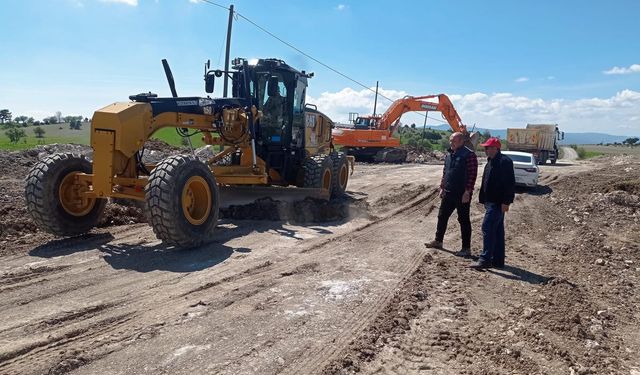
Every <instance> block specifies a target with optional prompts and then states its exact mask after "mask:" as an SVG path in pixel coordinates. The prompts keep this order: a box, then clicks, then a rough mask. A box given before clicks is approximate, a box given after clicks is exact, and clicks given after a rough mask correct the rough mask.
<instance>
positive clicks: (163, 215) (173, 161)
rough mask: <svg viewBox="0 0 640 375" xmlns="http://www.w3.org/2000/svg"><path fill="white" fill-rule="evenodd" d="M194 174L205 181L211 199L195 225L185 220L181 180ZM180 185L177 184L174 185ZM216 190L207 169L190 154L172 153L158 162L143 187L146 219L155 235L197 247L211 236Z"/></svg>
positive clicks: (216, 215)
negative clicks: (205, 216) (206, 212)
mask: <svg viewBox="0 0 640 375" xmlns="http://www.w3.org/2000/svg"><path fill="white" fill-rule="evenodd" d="M193 173H197V174H198V175H200V176H202V177H204V178H205V180H207V182H208V183H209V188H210V189H211V195H212V200H213V202H212V203H213V206H212V207H211V212H210V213H209V217H208V219H207V220H206V222H205V223H203V224H202V225H200V226H194V225H192V224H190V223H188V222H187V221H186V219H185V218H184V214H183V211H182V205H181V201H180V199H181V191H182V188H183V185H182V184H181V183H184V182H186V180H187V179H188V178H189V177H191V176H193ZM177 185H180V186H177ZM219 197H220V194H219V191H218V185H217V184H216V182H215V177H214V176H213V173H211V171H210V170H209V168H208V167H207V166H206V165H205V164H204V163H202V162H200V161H198V160H196V159H194V158H193V157H192V156H185V155H175V156H171V157H169V158H167V159H165V160H163V161H162V162H161V163H160V164H158V165H157V166H156V167H155V168H154V169H153V171H151V175H150V176H149V182H148V183H147V186H146V188H145V200H146V202H147V210H146V211H145V212H146V215H147V220H148V222H149V223H150V224H151V226H152V228H153V231H154V233H155V234H156V236H157V237H158V238H159V239H160V240H162V242H164V243H165V244H167V245H172V246H177V247H194V246H200V245H203V244H205V243H207V242H211V241H213V239H214V229H215V226H216V223H217V221H218V208H219V202H220V201H219Z"/></svg>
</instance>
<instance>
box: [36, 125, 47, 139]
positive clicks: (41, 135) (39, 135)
mask: <svg viewBox="0 0 640 375" xmlns="http://www.w3.org/2000/svg"><path fill="white" fill-rule="evenodd" d="M33 133H34V134H35V135H36V138H44V133H46V132H45V130H44V129H42V128H41V127H39V126H38V127H36V128H35V129H33Z"/></svg>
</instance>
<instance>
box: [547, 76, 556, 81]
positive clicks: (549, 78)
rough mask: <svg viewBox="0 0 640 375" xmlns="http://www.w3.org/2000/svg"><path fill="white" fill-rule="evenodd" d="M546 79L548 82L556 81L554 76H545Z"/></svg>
mask: <svg viewBox="0 0 640 375" xmlns="http://www.w3.org/2000/svg"><path fill="white" fill-rule="evenodd" d="M547 79H548V80H549V81H551V80H554V79H556V77H555V76H547Z"/></svg>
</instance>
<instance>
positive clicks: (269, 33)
mask: <svg viewBox="0 0 640 375" xmlns="http://www.w3.org/2000/svg"><path fill="white" fill-rule="evenodd" d="M200 1H201V2H203V3H206V4H209V5H214V6H217V7H219V8H222V9H225V10H227V11H229V10H230V9H229V8H227V7H225V6H224V5H221V4H218V3H216V2H213V1H211V0H200ZM234 13H235V14H236V15H237V16H238V17H240V18H242V19H244V20H245V21H247V22H248V23H250V24H251V25H253V26H254V27H256V28H257V29H259V30H261V31H262V32H264V33H266V34H267V35H269V36H271V37H272V38H274V39H276V40H278V41H279V42H280V43H282V44H284V45H286V46H287V47H289V48H291V49H293V50H295V51H297V52H299V53H301V54H302V55H304V56H306V57H307V58H309V59H311V60H313V61H315V62H316V63H318V64H320V65H322V66H323V67H325V68H327V69H329V70H331V71H332V72H334V73H336V74H338V75H340V76H342V77H344V78H346V79H348V80H349V81H351V82H353V83H355V84H357V85H359V86H361V87H363V88H365V89H367V90H369V91H371V92H374V93H375V90H373V89H372V88H370V87H369V86H367V85H365V84H364V83H362V82H359V81H357V80H355V79H353V78H351V77H349V76H348V75H346V74H344V73H342V72H340V71H339V70H337V69H335V68H332V67H331V66H329V65H327V64H325V63H323V62H322V61H320V60H318V59H316V58H315V57H313V56H311V55H309V54H308V53H306V52H304V51H302V50H301V49H300V48H298V47H296V46H294V45H293V44H291V43H289V42H287V41H286V40H284V39H282V38H280V37H279V36H277V35H275V34H274V33H272V32H271V31H269V30H267V29H266V28H264V27H262V26H260V25H258V24H257V23H255V22H254V21H252V20H250V19H249V18H247V17H246V16H244V15H243V14H241V13H239V12H237V11H235V10H234ZM378 96H381V97H382V98H384V99H387V100H388V101H390V102H394V101H395V100H393V99H391V98H389V97H387V96H385V95H384V94H381V93H378ZM418 114H420V115H422V116H425V117H426V118H429V119H432V120H435V121H438V122H440V123H443V124H446V122H444V121H442V120H440V119H435V118H433V117H429V115H427V114H423V113H420V112H418Z"/></svg>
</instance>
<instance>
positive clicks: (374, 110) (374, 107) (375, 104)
mask: <svg viewBox="0 0 640 375" xmlns="http://www.w3.org/2000/svg"><path fill="white" fill-rule="evenodd" d="M377 105H378V81H376V98H375V100H374V101H373V117H376V106H377Z"/></svg>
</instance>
